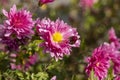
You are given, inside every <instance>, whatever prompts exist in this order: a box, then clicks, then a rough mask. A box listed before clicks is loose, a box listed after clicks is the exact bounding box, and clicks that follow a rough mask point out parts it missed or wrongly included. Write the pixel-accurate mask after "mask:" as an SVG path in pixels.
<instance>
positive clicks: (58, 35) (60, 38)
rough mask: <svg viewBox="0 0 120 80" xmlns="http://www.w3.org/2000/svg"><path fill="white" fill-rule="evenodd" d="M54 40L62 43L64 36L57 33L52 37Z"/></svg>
mask: <svg viewBox="0 0 120 80" xmlns="http://www.w3.org/2000/svg"><path fill="white" fill-rule="evenodd" d="M52 38H53V41H54V42H57V43H58V42H61V41H62V40H63V36H62V34H61V33H60V32H55V33H54V34H53V35H52Z"/></svg>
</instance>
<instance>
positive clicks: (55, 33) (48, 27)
mask: <svg viewBox="0 0 120 80" xmlns="http://www.w3.org/2000/svg"><path fill="white" fill-rule="evenodd" d="M37 30H38V33H39V35H40V37H41V39H43V40H44V42H43V43H42V44H41V45H40V46H42V47H44V48H45V52H46V53H50V55H51V56H52V57H55V59H56V61H57V60H58V59H62V58H63V56H64V55H70V51H71V47H79V45H80V40H79V38H80V36H79V35H78V32H77V31H76V28H72V27H71V26H69V25H68V24H67V23H64V22H63V21H60V20H59V19H57V20H56V21H55V22H53V21H51V20H50V19H42V20H41V21H40V22H39V23H38V24H37Z"/></svg>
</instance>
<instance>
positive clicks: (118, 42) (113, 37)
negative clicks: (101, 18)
mask: <svg viewBox="0 0 120 80" xmlns="http://www.w3.org/2000/svg"><path fill="white" fill-rule="evenodd" d="M108 35H109V40H110V42H112V43H114V44H115V46H116V48H118V49H119V48H120V39H119V38H118V37H117V36H116V34H115V30H114V28H111V29H110V30H109V32H108Z"/></svg>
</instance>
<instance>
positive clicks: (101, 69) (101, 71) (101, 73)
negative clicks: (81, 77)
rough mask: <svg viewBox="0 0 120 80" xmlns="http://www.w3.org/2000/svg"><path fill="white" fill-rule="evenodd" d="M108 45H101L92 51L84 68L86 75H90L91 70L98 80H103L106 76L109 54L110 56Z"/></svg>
mask: <svg viewBox="0 0 120 80" xmlns="http://www.w3.org/2000/svg"><path fill="white" fill-rule="evenodd" d="M109 47H110V46H108V44H107V45H106V43H105V44H103V45H101V46H100V47H98V48H96V49H95V50H94V51H93V54H92V57H90V58H88V62H89V64H88V66H87V67H86V73H87V74H88V75H90V72H91V71H92V70H93V71H94V73H95V76H96V77H98V80H104V78H105V77H106V76H107V72H108V68H109V67H110V64H109V61H110V58H109V54H111V53H110V52H111V48H109Z"/></svg>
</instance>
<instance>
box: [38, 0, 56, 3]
mask: <svg viewBox="0 0 120 80" xmlns="http://www.w3.org/2000/svg"><path fill="white" fill-rule="evenodd" d="M53 1H54V0H39V3H40V4H46V3H49V2H53Z"/></svg>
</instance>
